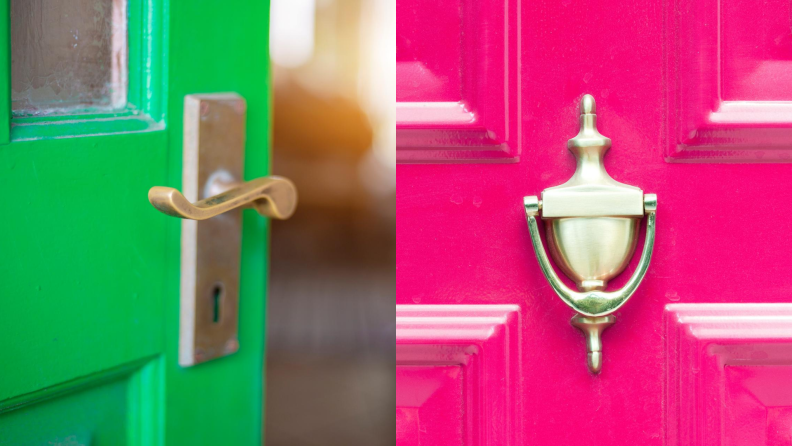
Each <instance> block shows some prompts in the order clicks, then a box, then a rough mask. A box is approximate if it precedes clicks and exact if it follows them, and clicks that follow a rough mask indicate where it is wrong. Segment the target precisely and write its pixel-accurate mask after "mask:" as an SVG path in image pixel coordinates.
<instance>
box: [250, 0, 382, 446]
mask: <svg viewBox="0 0 792 446" xmlns="http://www.w3.org/2000/svg"><path fill="white" fill-rule="evenodd" d="M395 35H396V3H395V0H272V16H271V28H270V52H271V57H272V67H273V68H272V80H273V97H274V102H273V152H274V153H273V154H274V164H273V166H274V167H273V173H275V174H277V175H283V176H286V177H288V178H290V179H292V180H293V181H294V182H295V183H296V185H297V188H298V190H299V193H300V204H299V207H298V209H297V212H296V214H295V215H294V217H292V218H291V219H290V220H288V221H285V222H283V221H273V223H272V244H271V246H272V260H271V270H270V290H269V303H268V315H267V324H268V325H267V330H268V333H267V368H266V412H265V441H266V444H267V445H270V446H272V445H274V446H288V445H306V446H312V445H323V446H333V445H345V446H351V445H389V444H395V428H394V421H393V420H394V419H395V375H394V371H395V368H394V358H395V341H394V337H395V326H394V323H395V283H396V281H395V268H396V262H395V243H396V238H395V213H394V208H395V191H396V181H395V146H396V144H395V124H394V122H395V110H394V108H393V104H394V103H395V98H396V93H395V90H396V87H395V60H396V54H395V48H396V45H395Z"/></svg>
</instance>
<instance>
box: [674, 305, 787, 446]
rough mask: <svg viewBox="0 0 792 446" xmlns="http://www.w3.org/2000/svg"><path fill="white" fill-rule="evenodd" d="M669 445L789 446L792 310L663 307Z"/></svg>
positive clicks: (782, 306)
mask: <svg viewBox="0 0 792 446" xmlns="http://www.w3.org/2000/svg"><path fill="white" fill-rule="evenodd" d="M666 323H667V339H666V355H667V356H666V361H667V365H668V369H667V370H668V372H667V373H668V375H667V382H668V389H667V392H668V393H667V394H668V398H667V406H666V411H667V413H668V416H667V420H668V432H667V439H668V442H667V444H669V445H702V446H705V445H711V444H723V445H753V444H768V445H775V446H781V445H792V304H672V305H668V306H667V307H666Z"/></svg>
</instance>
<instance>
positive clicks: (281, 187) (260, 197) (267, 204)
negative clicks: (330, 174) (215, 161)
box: [148, 176, 297, 220]
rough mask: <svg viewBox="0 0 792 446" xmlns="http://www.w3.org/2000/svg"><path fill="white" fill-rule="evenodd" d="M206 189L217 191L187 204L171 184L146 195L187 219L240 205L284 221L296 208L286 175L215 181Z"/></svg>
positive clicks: (156, 204)
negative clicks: (237, 180)
mask: <svg viewBox="0 0 792 446" xmlns="http://www.w3.org/2000/svg"><path fill="white" fill-rule="evenodd" d="M215 183H217V184H211V185H209V188H208V189H209V190H213V191H219V193H218V194H216V195H213V196H211V197H209V198H205V199H203V200H200V201H197V202H195V203H190V202H189V200H187V199H186V198H185V197H184V195H182V193H181V192H179V191H178V190H176V189H174V188H172V187H163V186H154V187H152V188H151V189H150V190H149V193H148V198H149V201H150V202H151V204H152V205H154V207H155V208H157V209H158V210H159V211H160V212H162V213H163V214H167V215H170V216H173V217H179V218H185V219H189V220H206V219H207V218H212V217H214V216H216V215H220V214H222V213H224V212H227V211H230V210H232V209H236V208H241V207H254V208H255V209H256V210H257V211H258V213H259V214H261V215H263V216H265V217H271V218H277V219H279V220H285V219H287V218H289V217H291V215H292V214H293V213H294V209H295V208H296V207H297V189H296V188H295V187H294V184H293V183H292V182H291V181H289V180H288V179H286V178H283V177H277V176H271V177H263V178H256V179H255V180H252V181H248V182H245V183H236V182H231V183H221V182H220V181H219V180H216V181H215Z"/></svg>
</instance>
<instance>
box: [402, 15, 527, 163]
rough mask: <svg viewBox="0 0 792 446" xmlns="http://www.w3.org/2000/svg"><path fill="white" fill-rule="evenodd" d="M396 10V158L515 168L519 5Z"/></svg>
mask: <svg viewBox="0 0 792 446" xmlns="http://www.w3.org/2000/svg"><path fill="white" fill-rule="evenodd" d="M396 5H397V6H396V17H397V25H396V26H397V30H396V39H397V43H396V140H397V146H398V150H397V155H396V156H397V159H398V160H399V161H400V162H431V161H470V160H478V161H482V162H510V161H516V160H517V157H518V155H519V144H520V136H519V134H520V126H519V107H520V72H519V70H518V67H519V54H520V41H519V40H518V38H517V35H518V33H517V32H515V31H516V30H518V29H519V27H520V24H519V16H520V14H519V7H518V5H519V2H516V1H513V0H512V1H509V0H483V1H482V0H477V1H471V0H407V1H403V0H399V1H398V2H397V3H396Z"/></svg>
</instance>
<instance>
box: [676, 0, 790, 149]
mask: <svg viewBox="0 0 792 446" xmlns="http://www.w3.org/2000/svg"><path fill="white" fill-rule="evenodd" d="M663 4H664V5H666V6H665V8H666V11H665V13H666V20H665V40H666V41H665V46H664V48H665V57H666V70H665V81H666V82H665V83H666V95H667V97H666V104H667V113H666V119H667V122H666V129H667V144H666V147H667V149H666V154H665V156H666V160H667V161H669V162H790V161H792V36H790V33H789V17H790V12H791V11H790V9H792V6H790V3H789V2H765V3H763V4H762V3H761V2H759V3H755V4H754V3H751V2H728V1H723V2H722V1H720V0H673V1H671V2H668V3H665V2H664V3H663Z"/></svg>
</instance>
